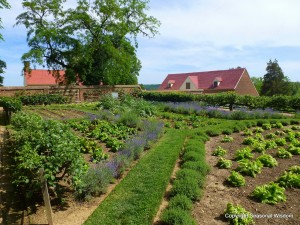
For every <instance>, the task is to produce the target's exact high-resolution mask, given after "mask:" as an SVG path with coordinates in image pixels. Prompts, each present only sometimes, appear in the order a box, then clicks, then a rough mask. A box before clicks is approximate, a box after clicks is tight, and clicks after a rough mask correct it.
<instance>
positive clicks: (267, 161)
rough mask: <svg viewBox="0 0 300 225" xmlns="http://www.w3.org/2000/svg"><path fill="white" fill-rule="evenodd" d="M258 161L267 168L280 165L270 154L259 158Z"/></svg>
mask: <svg viewBox="0 0 300 225" xmlns="http://www.w3.org/2000/svg"><path fill="white" fill-rule="evenodd" d="M257 160H259V161H260V162H261V163H262V164H263V165H264V166H265V167H274V166H277V165H278V162H277V161H276V159H274V158H273V157H272V156H271V155H269V154H262V155H260V156H259V157H257Z"/></svg>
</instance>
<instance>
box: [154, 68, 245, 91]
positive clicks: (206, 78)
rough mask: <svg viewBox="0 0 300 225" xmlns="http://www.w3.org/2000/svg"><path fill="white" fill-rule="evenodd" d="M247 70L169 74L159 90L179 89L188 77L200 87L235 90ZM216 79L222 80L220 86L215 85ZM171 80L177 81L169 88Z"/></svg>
mask: <svg viewBox="0 0 300 225" xmlns="http://www.w3.org/2000/svg"><path fill="white" fill-rule="evenodd" d="M245 71H246V69H245V68H238V69H229V70H216V71H207V72H194V73H180V74H169V75H168V76H167V77H166V79H165V80H164V81H163V83H162V84H161V85H160V87H159V90H165V89H168V90H179V89H180V87H181V85H182V84H183V83H184V81H185V80H186V79H187V78H188V77H190V78H191V80H192V81H193V82H196V83H195V85H196V87H197V88H198V89H204V90H206V89H216V90H234V89H235V88H236V86H237V84H238V83H239V81H240V79H241V77H242V75H243V73H244V72H245ZM196 78H197V79H196ZM216 79H218V80H220V81H221V83H220V85H219V86H218V87H214V86H213V82H214V80H216ZM169 80H174V81H175V83H174V84H173V86H172V87H170V88H168V82H169Z"/></svg>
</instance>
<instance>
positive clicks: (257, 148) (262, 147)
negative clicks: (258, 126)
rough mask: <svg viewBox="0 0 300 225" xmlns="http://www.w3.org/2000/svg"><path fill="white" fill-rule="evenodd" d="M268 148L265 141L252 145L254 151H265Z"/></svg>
mask: <svg viewBox="0 0 300 225" xmlns="http://www.w3.org/2000/svg"><path fill="white" fill-rule="evenodd" d="M265 150H266V143H264V142H255V143H254V144H253V145H252V151H253V152H259V153H261V152H264V151H265Z"/></svg>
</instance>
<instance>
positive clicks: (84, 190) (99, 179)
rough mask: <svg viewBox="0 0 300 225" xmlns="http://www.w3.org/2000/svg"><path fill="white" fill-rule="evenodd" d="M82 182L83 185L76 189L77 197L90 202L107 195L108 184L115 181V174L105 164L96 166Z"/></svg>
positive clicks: (90, 169)
mask: <svg viewBox="0 0 300 225" xmlns="http://www.w3.org/2000/svg"><path fill="white" fill-rule="evenodd" d="M81 180H82V183H81V185H79V186H78V187H76V191H75V196H76V198H77V199H80V200H88V199H90V198H91V197H93V196H98V195H100V194H103V193H106V189H107V186H108V184H109V183H110V182H111V181H112V180H113V173H112V171H111V170H110V169H109V168H108V167H107V166H105V164H96V165H95V166H93V167H90V168H89V169H88V171H87V173H86V174H84V175H83V176H82V177H81Z"/></svg>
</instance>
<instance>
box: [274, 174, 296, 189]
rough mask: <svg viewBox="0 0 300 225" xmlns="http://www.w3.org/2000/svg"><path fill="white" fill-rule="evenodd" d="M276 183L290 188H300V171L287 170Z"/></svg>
mask: <svg viewBox="0 0 300 225" xmlns="http://www.w3.org/2000/svg"><path fill="white" fill-rule="evenodd" d="M276 183H278V184H279V186H281V187H285V188H287V187H289V188H300V173H299V171H298V173H297V172H294V171H288V172H287V171H285V172H284V174H283V175H281V176H280V177H279V178H278V179H277V181H276Z"/></svg>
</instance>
